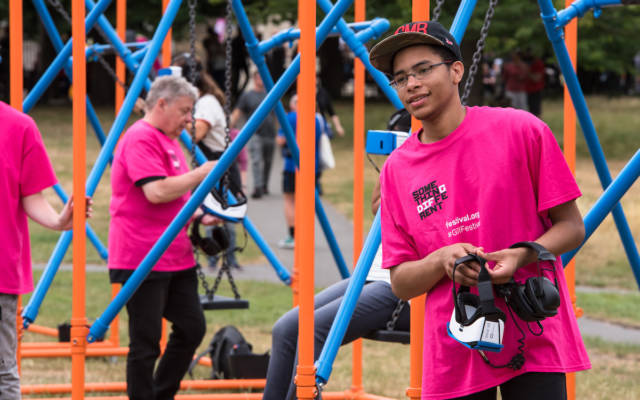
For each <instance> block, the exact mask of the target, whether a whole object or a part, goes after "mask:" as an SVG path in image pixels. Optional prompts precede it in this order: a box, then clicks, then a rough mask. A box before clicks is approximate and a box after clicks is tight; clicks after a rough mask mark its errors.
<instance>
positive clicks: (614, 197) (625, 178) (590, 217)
mask: <svg viewBox="0 0 640 400" xmlns="http://www.w3.org/2000/svg"><path fill="white" fill-rule="evenodd" d="M638 176H640V150H638V151H637V152H636V154H635V155H634V156H633V157H632V158H631V160H630V161H629V162H628V163H627V165H625V167H624V168H623V169H622V171H620V174H619V175H618V177H617V178H616V179H615V180H614V181H613V183H611V185H609V187H607V189H606V190H605V191H604V193H602V196H600V198H599V199H598V201H596V203H595V204H594V205H593V207H591V210H589V212H588V213H587V215H586V216H585V217H584V227H585V231H586V235H585V238H584V241H583V242H582V244H581V245H580V247H578V248H577V249H575V250H572V251H570V252H568V253H565V254H563V255H562V263H563V264H564V265H567V263H569V261H571V259H572V258H573V256H575V254H576V253H577V252H578V250H580V249H581V248H582V246H583V245H584V244H585V243H586V241H587V240H588V239H589V237H590V236H591V234H592V233H593V232H594V231H595V230H596V228H597V227H598V226H600V224H601V223H602V221H603V220H604V219H605V217H606V216H607V215H608V214H609V213H610V212H611V210H612V209H613V207H614V206H615V205H616V204H618V202H619V201H620V199H621V198H622V196H624V194H625V193H626V192H627V190H629V188H630V187H631V185H633V183H634V182H635V181H636V179H638Z"/></svg>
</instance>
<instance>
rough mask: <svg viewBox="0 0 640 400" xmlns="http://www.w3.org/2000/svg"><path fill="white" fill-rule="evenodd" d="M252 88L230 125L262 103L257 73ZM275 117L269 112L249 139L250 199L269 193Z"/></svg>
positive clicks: (262, 97)
mask: <svg viewBox="0 0 640 400" xmlns="http://www.w3.org/2000/svg"><path fill="white" fill-rule="evenodd" d="M252 77H253V88H251V89H250V90H248V91H246V92H244V93H242V95H241V96H240V99H238V103H237V104H236V108H235V109H234V110H233V112H232V113H231V120H230V124H231V126H232V127H235V126H236V124H237V123H238V122H239V121H240V118H241V117H242V118H244V119H245V120H246V119H248V118H249V117H250V116H251V115H252V114H253V113H254V111H255V110H256V109H257V108H258V106H259V105H260V104H261V103H262V101H263V100H264V98H265V97H267V92H266V91H265V88H264V83H263V82H262V78H260V73H259V72H258V71H256V72H254V73H253V75H252ZM276 132H277V131H276V117H275V115H274V114H273V113H272V112H271V113H269V114H268V115H267V117H266V118H265V119H264V121H263V122H262V124H261V125H260V126H259V127H258V130H257V131H256V132H255V133H254V134H253V135H252V136H251V139H249V159H250V163H251V173H252V176H253V193H252V194H251V197H252V198H254V199H259V198H260V197H262V195H265V194H268V193H269V189H268V187H269V177H270V175H271V163H272V161H273V152H274V151H275V146H276V139H275V138H276Z"/></svg>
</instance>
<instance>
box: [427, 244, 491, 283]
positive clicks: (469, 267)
mask: <svg viewBox="0 0 640 400" xmlns="http://www.w3.org/2000/svg"><path fill="white" fill-rule="evenodd" d="M436 253H437V256H438V257H439V259H440V263H441V264H442V266H443V268H444V270H445V272H446V273H447V275H448V276H449V278H450V279H452V280H453V265H454V264H455V262H456V260H457V259H459V258H462V257H464V256H466V255H469V254H477V255H480V254H481V253H482V247H476V246H474V245H472V244H470V243H456V244H452V245H449V246H445V247H441V248H439V249H438V250H436ZM479 274H480V265H479V264H478V263H477V262H467V263H464V264H460V265H458V266H457V267H456V276H455V281H456V283H459V284H461V285H464V286H475V285H477V284H478V275H479Z"/></svg>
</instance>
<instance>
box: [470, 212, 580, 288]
mask: <svg viewBox="0 0 640 400" xmlns="http://www.w3.org/2000/svg"><path fill="white" fill-rule="evenodd" d="M549 218H550V219H551V222H552V226H551V228H549V230H547V231H546V232H545V233H543V234H542V236H540V237H539V238H538V239H536V240H535V242H536V243H538V244H540V245H542V246H543V247H545V248H546V249H547V250H549V251H550V252H551V253H553V254H555V255H556V256H558V255H560V254H563V253H566V252H567V251H570V250H573V249H575V248H576V247H578V246H579V245H580V243H582V241H583V240H584V236H585V229H584V223H583V221H582V216H581V215H580V211H579V210H578V206H577V205H576V202H575V200H572V201H569V202H566V203H563V204H560V205H557V206H555V207H553V208H551V209H549ZM479 255H480V256H482V257H484V258H485V259H487V260H488V261H495V262H496V265H495V267H494V268H493V270H489V275H491V280H492V281H493V283H506V282H508V281H509V280H510V279H511V278H512V277H513V274H514V273H515V272H516V271H517V270H518V268H520V267H523V266H525V265H527V264H530V263H533V262H535V261H536V259H537V255H536V253H535V252H534V251H533V250H532V249H529V248H517V249H503V250H499V251H496V252H493V253H487V254H485V253H480V254H479Z"/></svg>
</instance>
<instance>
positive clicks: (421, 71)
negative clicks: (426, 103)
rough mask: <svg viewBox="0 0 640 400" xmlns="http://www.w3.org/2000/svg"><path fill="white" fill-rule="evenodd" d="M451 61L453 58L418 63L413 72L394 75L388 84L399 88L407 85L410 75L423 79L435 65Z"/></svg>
mask: <svg viewBox="0 0 640 400" xmlns="http://www.w3.org/2000/svg"><path fill="white" fill-rule="evenodd" d="M453 61H454V60H445V61H442V62H439V63H435V64H429V65H419V66H417V67H415V68H413V72H410V73H402V74H398V75H396V76H394V77H393V80H392V81H390V82H389V85H391V86H393V87H394V88H396V89H401V88H403V87H405V86H407V83H408V82H409V77H410V76H413V77H414V78H416V79H417V80H419V81H421V80H424V79H425V78H426V77H427V75H429V74H430V73H431V71H432V70H433V69H434V68H435V67H437V66H439V65H443V64H451V63H452V62H453Z"/></svg>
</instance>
